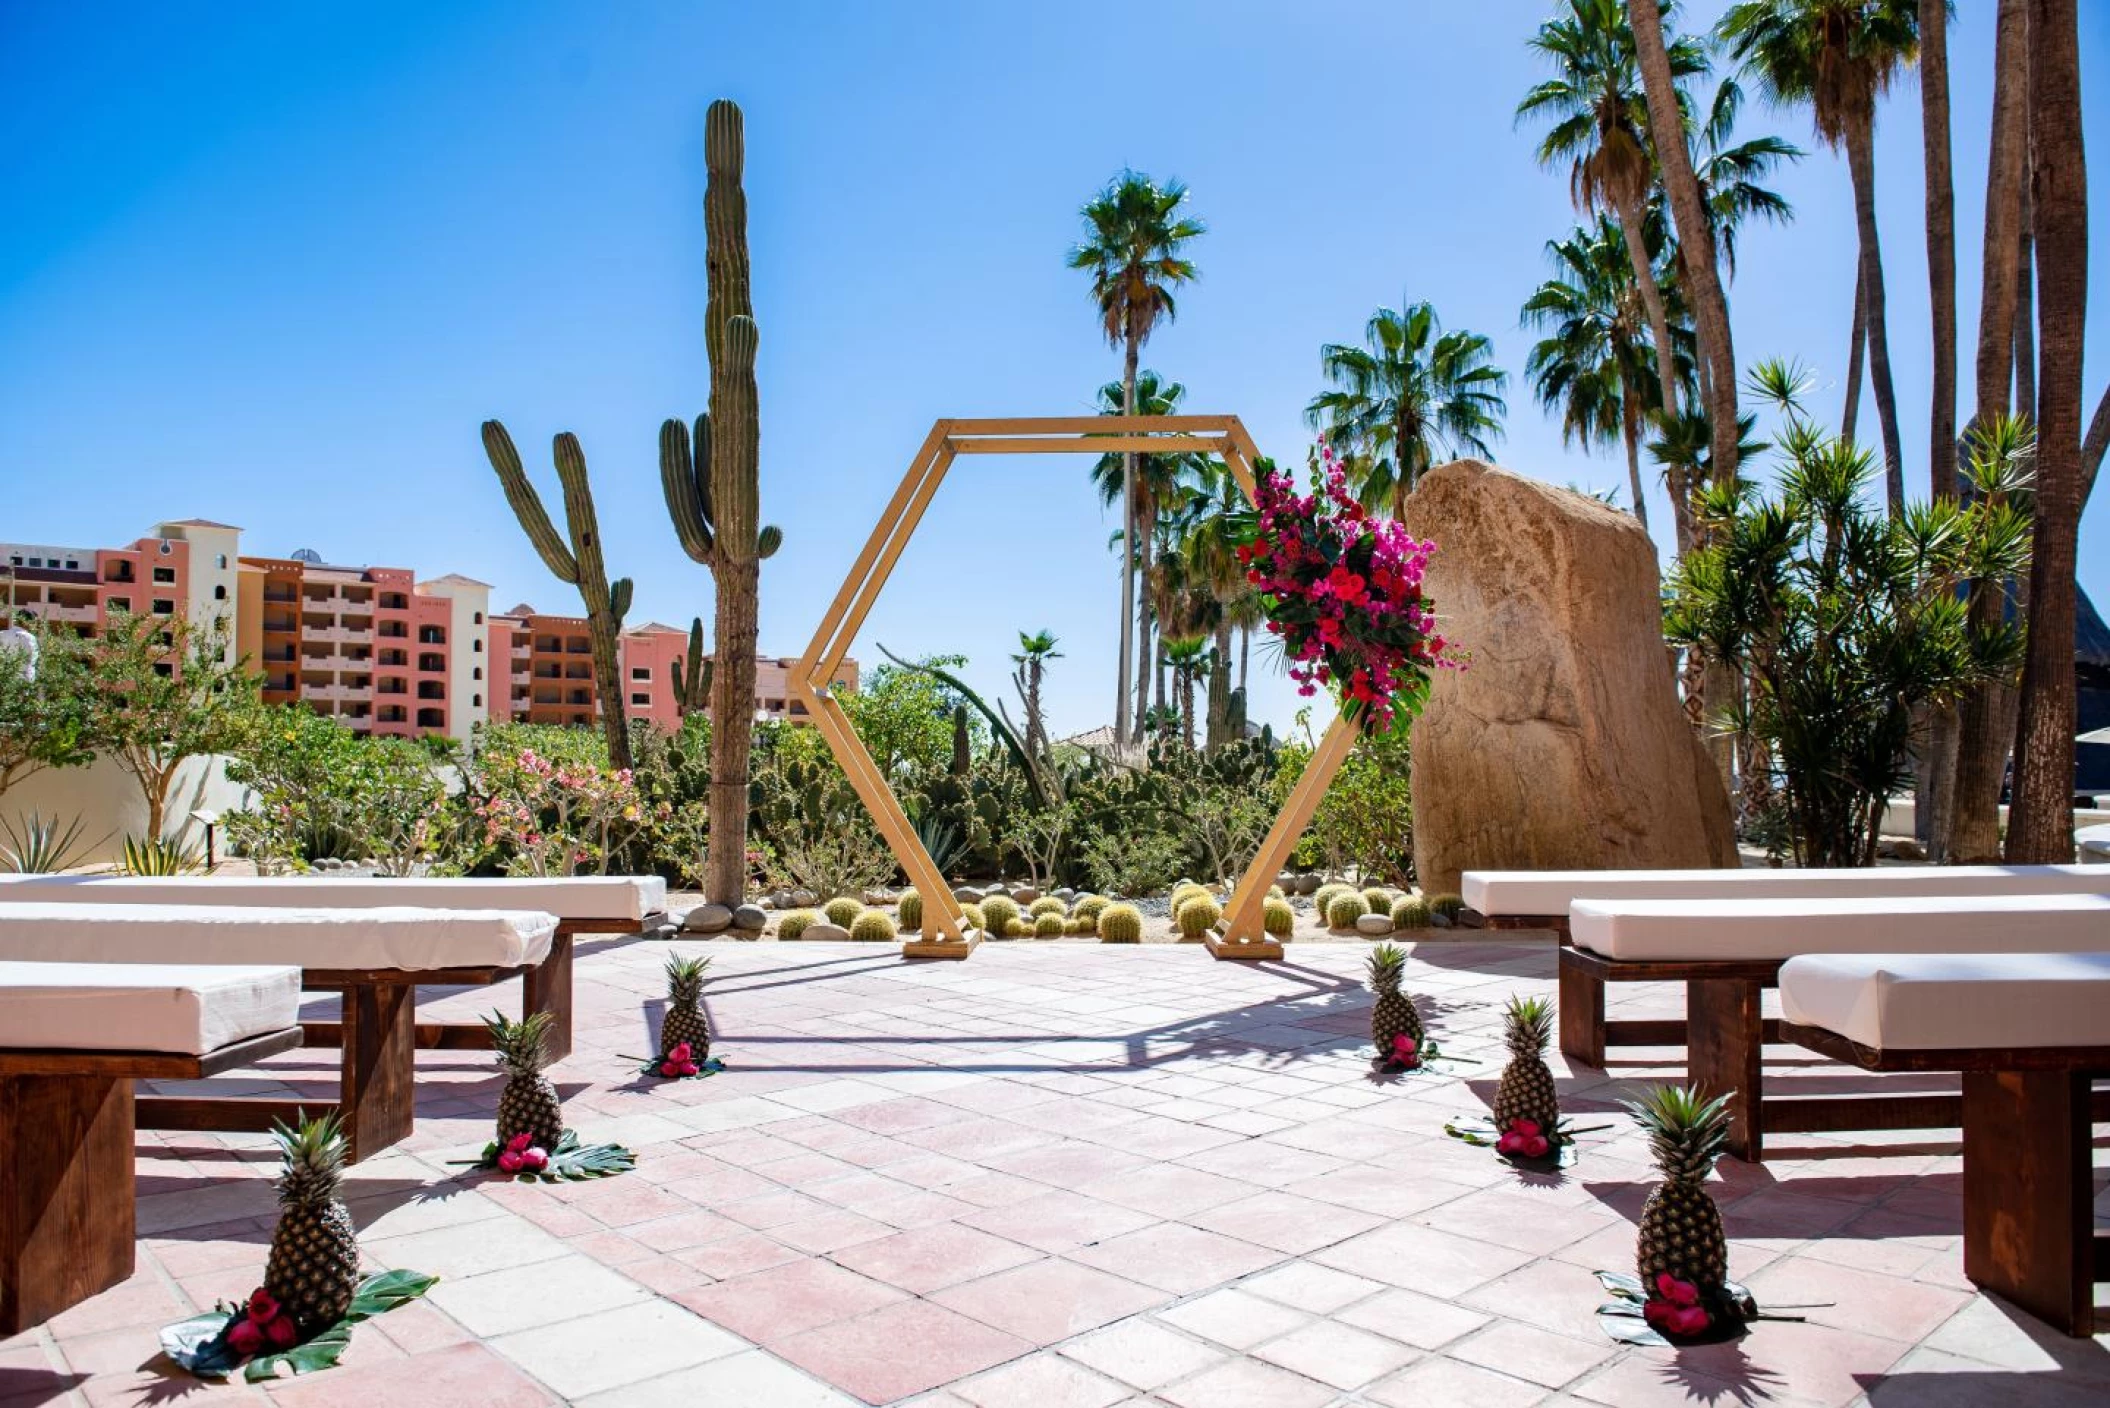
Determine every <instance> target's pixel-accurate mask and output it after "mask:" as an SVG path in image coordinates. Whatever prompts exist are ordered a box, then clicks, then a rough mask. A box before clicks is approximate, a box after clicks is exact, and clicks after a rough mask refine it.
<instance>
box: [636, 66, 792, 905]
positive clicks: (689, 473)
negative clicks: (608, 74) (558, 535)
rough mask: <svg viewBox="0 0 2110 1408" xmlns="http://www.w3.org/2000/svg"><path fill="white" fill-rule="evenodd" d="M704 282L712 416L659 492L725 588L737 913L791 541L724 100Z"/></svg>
mask: <svg viewBox="0 0 2110 1408" xmlns="http://www.w3.org/2000/svg"><path fill="white" fill-rule="evenodd" d="M703 156H704V164H705V167H706V168H707V171H708V176H709V179H708V181H707V182H706V184H705V186H704V193H703V224H704V235H705V258H706V261H707V267H706V273H707V276H708V278H709V283H710V297H709V301H708V303H707V304H706V305H705V308H704V316H703V333H704V347H705V350H706V351H707V352H708V353H709V355H710V360H711V400H710V410H709V411H708V413H706V414H704V415H700V416H698V417H696V429H695V437H694V439H693V441H692V440H691V438H690V434H689V427H687V426H686V425H684V424H683V423H682V422H681V421H679V420H669V421H668V422H667V423H666V424H664V425H662V426H661V427H660V430H659V477H660V486H661V488H662V489H664V490H665V492H666V498H667V513H668V516H669V517H671V518H672V519H673V520H674V532H675V534H676V536H678V537H679V538H680V539H681V546H682V550H683V551H685V552H686V553H688V555H689V556H690V557H692V558H694V559H695V560H696V561H697V562H700V563H702V564H703V565H704V566H705V567H707V568H709V569H710V572H711V576H712V578H713V579H714V580H715V582H716V583H717V588H718V604H717V622H716V625H717V631H716V634H717V637H718V651H717V659H718V662H719V668H717V669H715V670H713V671H712V672H711V682H710V712H711V724H712V728H711V793H710V809H711V831H712V835H711V851H710V861H709V866H708V870H707V872H706V874H705V877H704V890H705V893H706V896H707V897H708V898H709V899H711V900H712V901H714V902H716V903H719V904H738V903H740V901H741V900H742V899H743V898H744V897H745V893H746V888H747V831H746V828H747V788H748V754H749V751H750V748H751V745H752V743H753V740H754V730H753V728H752V726H751V724H750V722H749V721H750V720H751V719H752V717H753V712H754V696H755V616H756V609H757V601H758V597H759V595H760V584H761V575H762V574H761V562H762V559H763V558H765V557H768V556H769V555H770V554H772V553H774V552H775V551H776V550H777V548H778V546H779V545H780V544H781V543H782V542H783V541H784V535H783V533H782V532H781V531H780V530H779V529H777V528H776V527H774V526H771V527H763V526H762V525H761V509H760V503H759V500H760V497H761V491H760V479H759V469H758V466H759V462H760V449H761V430H760V424H759V420H758V411H757V406H758V402H759V395H758V393H757V391H756V389H755V343H756V330H755V320H754V309H753V307H752V305H751V304H750V303H749V301H748V259H747V195H746V193H745V192H744V191H742V190H741V188H740V175H741V167H742V165H743V164H744V163H745V161H746V143H745V140H744V138H743V135H742V126H741V117H740V109H739V107H738V106H737V105H735V104H733V103H730V102H727V101H725V100H724V99H722V98H721V99H719V100H718V101H717V102H715V103H712V104H711V106H710V109H709V111H707V112H706V113H705V114H704V130H703Z"/></svg>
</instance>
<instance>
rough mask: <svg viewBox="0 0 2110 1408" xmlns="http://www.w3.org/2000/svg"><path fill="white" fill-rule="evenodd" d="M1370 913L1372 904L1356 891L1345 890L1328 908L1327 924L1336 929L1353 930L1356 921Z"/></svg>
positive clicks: (1336, 896)
mask: <svg viewBox="0 0 2110 1408" xmlns="http://www.w3.org/2000/svg"><path fill="white" fill-rule="evenodd" d="M1369 912H1370V902H1369V901H1368V900H1365V899H1364V898H1363V897H1362V895H1360V894H1358V893H1357V892H1356V891H1354V890H1343V891H1342V892H1341V893H1340V894H1338V895H1335V896H1334V897H1333V899H1332V901H1331V902H1329V903H1328V904H1327V906H1326V923H1327V924H1328V925H1329V926H1330V927H1332V928H1335V929H1353V928H1354V927H1355V921H1356V920H1358V919H1360V918H1362V917H1363V916H1364V915H1366V914H1368V913H1369Z"/></svg>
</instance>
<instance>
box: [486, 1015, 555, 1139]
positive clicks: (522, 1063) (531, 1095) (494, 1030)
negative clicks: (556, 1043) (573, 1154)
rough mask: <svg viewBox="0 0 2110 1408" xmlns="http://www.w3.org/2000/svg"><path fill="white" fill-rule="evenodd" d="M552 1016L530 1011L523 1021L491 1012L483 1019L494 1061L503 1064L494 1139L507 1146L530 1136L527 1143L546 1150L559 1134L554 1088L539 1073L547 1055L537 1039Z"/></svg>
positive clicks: (540, 1040) (544, 1076)
mask: <svg viewBox="0 0 2110 1408" xmlns="http://www.w3.org/2000/svg"><path fill="white" fill-rule="evenodd" d="M554 1020H556V1019H555V1018H554V1017H553V1016H552V1015H551V1014H549V1013H547V1012H534V1013H530V1014H529V1015H528V1017H527V1019H526V1020H525V1021H520V1022H515V1021H511V1020H509V1019H508V1018H506V1017H505V1016H504V1014H502V1013H498V1012H493V1013H492V1014H491V1015H490V1016H488V1017H486V1018H484V1026H485V1027H487V1028H488V1029H489V1030H490V1033H491V1044H492V1046H494V1047H496V1048H497V1050H498V1062H499V1064H500V1065H501V1066H503V1067H505V1073H506V1088H505V1093H504V1094H503V1095H501V1096H499V1097H498V1143H499V1146H500V1147H501V1148H503V1147H504V1146H505V1145H507V1144H509V1143H511V1142H512V1140H513V1136H515V1135H516V1134H526V1135H529V1136H531V1138H530V1140H529V1142H530V1143H531V1144H533V1145H534V1146H535V1147H536V1148H538V1149H541V1150H543V1151H545V1152H548V1153H554V1152H555V1151H556V1148H557V1145H558V1143H559V1142H560V1141H561V1140H562V1139H563V1138H564V1105H563V1102H562V1101H560V1100H559V1099H558V1098H557V1087H556V1086H554V1085H552V1084H550V1079H549V1077H548V1076H546V1075H544V1074H543V1073H542V1066H543V1063H544V1062H545V1061H547V1060H548V1059H549V1058H548V1057H547V1056H546V1055H545V1054H544V1052H543V1045H542V1039H543V1037H544V1036H545V1035H546V1034H547V1033H548V1031H549V1025H550V1023H551V1022H552V1021H554Z"/></svg>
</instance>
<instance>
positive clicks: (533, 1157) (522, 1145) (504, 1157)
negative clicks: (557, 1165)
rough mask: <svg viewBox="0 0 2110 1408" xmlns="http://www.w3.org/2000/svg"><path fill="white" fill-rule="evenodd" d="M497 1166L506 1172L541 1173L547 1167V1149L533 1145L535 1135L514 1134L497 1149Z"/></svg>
mask: <svg viewBox="0 0 2110 1408" xmlns="http://www.w3.org/2000/svg"><path fill="white" fill-rule="evenodd" d="M498 1167H499V1168H500V1169H501V1170H502V1171H504V1172H506V1173H541V1172H542V1171H543V1170H544V1169H546V1168H548V1167H549V1151H548V1150H547V1149H538V1148H536V1147H535V1136H534V1135H532V1134H516V1135H514V1136H513V1137H512V1139H511V1140H509V1141H508V1142H507V1143H506V1146H505V1148H503V1149H501V1150H499V1151H498Z"/></svg>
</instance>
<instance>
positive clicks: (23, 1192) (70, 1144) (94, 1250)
mask: <svg viewBox="0 0 2110 1408" xmlns="http://www.w3.org/2000/svg"><path fill="white" fill-rule="evenodd" d="M132 1157H133V1155H132V1082H131V1080H130V1079H129V1078H126V1077H111V1076H0V1339H4V1338H6V1337H8V1336H10V1335H15V1334H19V1333H20V1332H21V1331H23V1330H26V1329H28V1328H29V1327H30V1326H32V1325H41V1324H42V1323H43V1322H44V1321H46V1320H49V1319H50V1318H51V1317H52V1316H54V1315H57V1314H58V1313H59V1312H60V1311H62V1310H65V1309H67V1308H68V1307H70V1306H74V1305H78V1304H79V1303H80V1302H82V1301H84V1300H86V1299H87V1298H88V1297H90V1296H92V1295H95V1294H97V1293H98V1292H101V1291H106V1290H108V1289H109V1288H110V1287H112V1286H114V1285H116V1284H118V1283H119V1282H120V1281H123V1280H126V1279H127V1278H129V1277H130V1276H131V1274H132V1268H133V1240H132V1239H133V1228H134V1210H135V1193H134V1190H133V1185H132V1174H133V1166H132Z"/></svg>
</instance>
